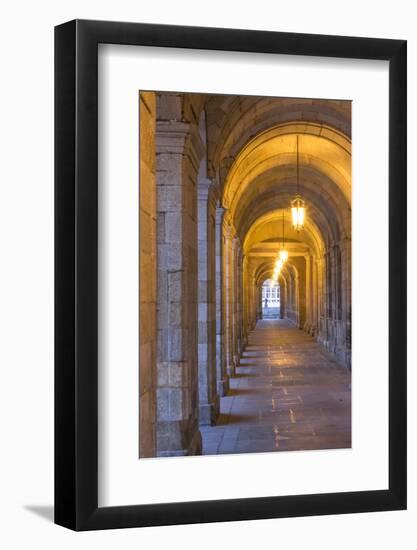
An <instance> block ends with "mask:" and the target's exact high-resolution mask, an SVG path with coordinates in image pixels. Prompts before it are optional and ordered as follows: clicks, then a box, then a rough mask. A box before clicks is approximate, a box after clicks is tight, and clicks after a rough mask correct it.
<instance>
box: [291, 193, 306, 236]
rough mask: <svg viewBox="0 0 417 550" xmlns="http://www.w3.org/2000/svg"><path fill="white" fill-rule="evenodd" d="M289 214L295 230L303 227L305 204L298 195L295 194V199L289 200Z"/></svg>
mask: <svg viewBox="0 0 417 550" xmlns="http://www.w3.org/2000/svg"><path fill="white" fill-rule="evenodd" d="M291 216H292V226H293V228H294V229H295V230H296V231H301V229H304V220H305V205H304V201H303V199H302V198H301V197H300V195H297V196H296V197H295V199H294V200H293V201H291Z"/></svg>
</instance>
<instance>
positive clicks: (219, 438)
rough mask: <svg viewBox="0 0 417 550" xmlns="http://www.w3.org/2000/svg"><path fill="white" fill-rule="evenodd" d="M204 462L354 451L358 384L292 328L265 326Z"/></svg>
mask: <svg viewBox="0 0 417 550" xmlns="http://www.w3.org/2000/svg"><path fill="white" fill-rule="evenodd" d="M230 382H231V384H230V386H231V390H230V393H229V395H228V396H227V397H223V398H222V399H221V414H220V417H219V420H218V423H217V425H216V426H205V427H201V428H200V429H201V433H202V437H203V454H205V455H211V454H229V453H233V454H236V453H255V452H270V451H296V450H307V449H309V450H311V449H336V448H337V449H339V448H348V447H350V446H351V384H350V383H351V377H350V371H349V370H347V369H346V368H344V367H341V366H339V364H338V363H337V362H336V361H335V360H334V359H333V358H332V357H331V356H330V355H329V353H327V352H326V351H325V350H324V349H323V348H322V347H321V346H320V345H319V344H317V343H316V342H315V341H314V339H313V338H311V337H310V336H308V335H307V334H306V333H304V332H303V331H301V330H298V329H296V328H294V327H293V326H291V324H290V323H289V322H288V321H285V320H276V321H275V320H263V321H259V322H258V324H257V326H256V329H255V330H254V331H253V332H252V333H251V335H250V338H249V343H248V346H247V348H246V350H245V352H244V353H243V355H242V358H241V362H240V366H239V367H238V368H237V371H236V377H235V378H233V379H232V380H231V381H230Z"/></svg>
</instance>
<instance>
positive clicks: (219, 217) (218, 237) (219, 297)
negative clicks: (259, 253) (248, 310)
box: [215, 206, 229, 397]
mask: <svg viewBox="0 0 417 550" xmlns="http://www.w3.org/2000/svg"><path fill="white" fill-rule="evenodd" d="M224 213H225V209H224V208H223V207H221V206H217V208H216V231H215V241H216V378H217V393H218V395H219V396H220V397H222V396H224V395H227V392H228V391H229V377H228V375H227V369H226V353H225V307H224V272H223V267H224V266H223V264H224V260H223V254H224V252H225V250H224V249H225V246H224V239H223V217H224Z"/></svg>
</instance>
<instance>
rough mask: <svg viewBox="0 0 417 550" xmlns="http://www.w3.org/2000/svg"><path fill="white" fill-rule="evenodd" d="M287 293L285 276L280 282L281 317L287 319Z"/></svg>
mask: <svg viewBox="0 0 417 550" xmlns="http://www.w3.org/2000/svg"><path fill="white" fill-rule="evenodd" d="M286 295H287V289H286V285H285V279H284V277H282V276H281V277H280V283H279V317H280V319H285V316H286V314H285V305H286Z"/></svg>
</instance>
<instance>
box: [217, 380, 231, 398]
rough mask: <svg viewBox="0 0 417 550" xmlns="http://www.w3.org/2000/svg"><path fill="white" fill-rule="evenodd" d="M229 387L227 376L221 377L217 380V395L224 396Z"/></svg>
mask: <svg viewBox="0 0 417 550" xmlns="http://www.w3.org/2000/svg"><path fill="white" fill-rule="evenodd" d="M229 389H230V382H229V376H226V377H225V378H223V380H218V381H217V393H218V395H219V397H225V396H226V395H227V394H228V393H229Z"/></svg>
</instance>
